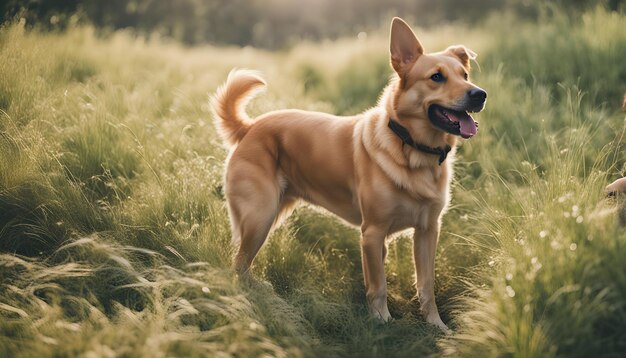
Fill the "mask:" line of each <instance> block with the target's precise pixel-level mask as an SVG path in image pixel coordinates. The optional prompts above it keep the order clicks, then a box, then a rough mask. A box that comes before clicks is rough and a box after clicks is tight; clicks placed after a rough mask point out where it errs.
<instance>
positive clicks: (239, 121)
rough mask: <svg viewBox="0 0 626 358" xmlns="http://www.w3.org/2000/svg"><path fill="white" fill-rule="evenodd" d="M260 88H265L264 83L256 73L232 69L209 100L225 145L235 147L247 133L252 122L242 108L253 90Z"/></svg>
mask: <svg viewBox="0 0 626 358" xmlns="http://www.w3.org/2000/svg"><path fill="white" fill-rule="evenodd" d="M260 86H265V81H264V80H263V79H262V78H261V77H260V76H259V74H258V73H257V72H255V71H251V70H239V69H234V70H232V71H230V73H229V74H228V79H227V80H226V83H224V84H223V85H221V86H220V87H219V88H218V89H217V91H216V92H215V95H214V96H213V97H212V98H211V109H212V110H213V117H214V120H215V123H216V125H217V128H218V131H219V134H220V136H221V137H222V139H223V140H224V142H226V144H228V145H235V144H237V143H239V142H240V141H241V139H242V138H243V137H244V136H245V135H246V133H248V130H249V129H250V126H251V125H252V122H251V120H250V117H248V114H246V112H245V111H244V107H245V105H246V104H247V103H248V101H249V100H250V99H251V98H252V96H253V94H254V93H253V90H254V89H257V88H259V87H260Z"/></svg>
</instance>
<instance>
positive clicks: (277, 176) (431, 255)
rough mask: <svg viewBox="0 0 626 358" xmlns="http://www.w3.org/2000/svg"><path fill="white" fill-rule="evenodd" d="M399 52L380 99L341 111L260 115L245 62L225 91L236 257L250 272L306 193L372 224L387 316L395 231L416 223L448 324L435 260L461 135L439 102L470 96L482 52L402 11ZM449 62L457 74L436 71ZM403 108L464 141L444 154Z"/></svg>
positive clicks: (375, 269)
mask: <svg viewBox="0 0 626 358" xmlns="http://www.w3.org/2000/svg"><path fill="white" fill-rule="evenodd" d="M390 50H391V64H392V67H393V68H394V70H395V72H396V74H397V76H395V78H394V79H392V80H391V82H390V84H389V85H388V87H387V88H386V89H385V90H384V92H383V94H382V96H381V98H380V101H379V104H378V106H377V107H375V108H372V109H370V110H368V111H366V112H365V113H362V114H359V115H356V116H351V117H338V116H334V115H330V114H326V113H318V112H306V111H300V110H279V111H273V112H270V113H266V114H264V115H261V116H259V117H258V118H257V119H256V120H254V121H250V119H249V118H248V117H247V115H246V114H245V112H244V111H243V105H244V104H245V100H246V99H247V98H248V97H249V95H250V94H251V92H252V90H253V89H255V88H256V87H258V86H261V85H263V84H264V81H263V80H262V79H261V78H260V77H259V76H258V75H257V74H255V73H254V72H251V71H247V70H235V71H233V72H231V73H230V75H229V76H228V80H227V82H226V83H225V84H224V85H223V86H222V87H220V88H219V89H218V91H217V93H216V94H215V96H214V97H213V101H212V106H213V110H214V113H215V117H216V120H217V123H218V125H219V128H220V130H221V134H222V137H223V138H224V140H225V141H226V142H227V143H228V144H230V145H231V146H233V147H234V148H233V150H232V151H231V155H230V158H229V160H228V165H227V170H226V174H225V182H226V198H227V200H228V208H229V213H230V218H231V224H232V233H233V241H234V242H235V243H236V244H238V245H239V251H238V252H237V254H236V257H235V259H234V266H235V268H236V270H238V271H239V272H247V270H248V269H249V267H250V265H251V263H252V260H253V259H254V257H255V255H256V254H257V252H258V250H259V249H260V248H261V246H262V244H263V242H264V241H265V239H266V237H267V235H268V232H269V231H270V229H271V228H272V226H273V225H275V224H276V223H277V220H278V218H279V217H284V216H286V215H287V214H288V213H289V212H290V209H292V208H293V206H294V204H296V203H297V202H298V201H299V200H300V199H304V200H305V201H308V202H310V203H313V204H316V205H319V206H322V207H324V208H326V209H328V210H329V211H331V212H333V213H335V214H336V215H338V216H339V217H341V218H343V219H345V220H346V221H348V222H349V223H351V224H354V225H358V226H360V228H361V232H362V239H361V248H362V264H363V273H364V276H365V287H366V291H367V292H366V296H367V301H368V304H369V308H370V311H371V313H372V314H373V315H375V316H376V317H378V318H380V319H382V320H385V321H386V320H388V319H390V318H391V316H390V314H389V310H388V308H387V283H386V280H385V274H384V259H385V255H386V247H385V238H386V237H387V236H388V235H391V234H393V233H395V232H398V231H400V230H404V229H407V228H414V229H415V233H414V257H415V269H416V276H417V282H416V286H417V290H418V294H419V298H420V304H421V311H422V313H423V315H424V317H425V318H426V320H427V321H428V322H430V323H433V324H435V325H437V326H439V327H441V328H442V329H443V330H446V331H447V327H446V326H445V324H444V323H443V322H442V320H441V318H440V317H439V313H438V311H437V307H436V304H435V296H434V279H435V276H434V260H435V251H436V248H437V240H438V236H439V229H440V224H441V216H442V214H443V213H444V212H445V210H446V207H447V205H448V201H449V190H450V181H451V180H452V165H453V162H454V153H455V149H454V147H455V145H456V144H457V137H456V136H454V135H452V134H448V133H446V132H443V131H441V130H439V129H436V128H435V127H434V126H433V125H432V124H431V123H430V121H429V119H428V114H427V111H428V107H429V105H430V104H433V103H436V104H439V105H442V106H445V107H458V106H459V104H460V103H461V102H462V101H463V100H464V99H463V98H464V97H465V96H466V93H467V91H468V90H469V89H471V88H476V87H475V86H474V85H473V84H472V83H471V82H469V81H468V80H467V79H466V78H465V76H466V75H467V72H468V71H469V69H470V66H469V61H470V59H472V58H474V56H475V54H474V53H473V52H472V51H471V50H469V49H466V48H465V47H463V46H453V47H450V48H448V49H447V50H445V51H443V52H439V53H434V54H424V53H423V52H424V51H423V49H422V46H421V44H420V43H419V41H418V40H417V38H416V37H415V35H414V34H413V32H412V30H411V29H410V28H409V26H408V25H407V24H406V23H404V21H402V20H401V19H398V18H395V19H394V20H393V22H392V28H391V46H390ZM437 71H440V72H441V73H442V74H444V75H445V76H446V78H447V80H446V81H445V83H435V82H434V81H431V80H430V76H431V75H432V74H433V73H434V72H437ZM389 118H394V119H395V120H396V121H398V122H399V123H400V124H402V125H403V126H404V127H406V128H407V129H408V130H409V132H410V134H411V136H412V138H413V139H415V141H416V142H420V143H423V144H425V145H428V146H431V147H442V146H445V145H449V146H451V147H452V148H453V149H452V151H451V152H450V154H449V155H448V158H447V159H446V160H445V161H444V163H443V164H442V165H439V163H438V157H437V156H436V155H432V154H427V153H423V152H420V151H417V150H415V149H414V148H411V147H410V146H408V145H403V144H402V142H401V141H400V139H399V138H398V137H397V136H396V135H395V134H394V133H393V132H392V131H391V130H390V129H389V128H388V127H387V125H388V120H389Z"/></svg>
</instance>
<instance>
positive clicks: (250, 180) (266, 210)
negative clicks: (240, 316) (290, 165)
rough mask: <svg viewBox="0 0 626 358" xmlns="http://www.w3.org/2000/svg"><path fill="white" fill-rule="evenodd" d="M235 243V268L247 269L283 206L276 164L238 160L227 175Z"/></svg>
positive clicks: (228, 197)
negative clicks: (236, 249) (236, 247)
mask: <svg viewBox="0 0 626 358" xmlns="http://www.w3.org/2000/svg"><path fill="white" fill-rule="evenodd" d="M226 182H227V185H226V199H227V201H228V207H229V213H230V221H231V228H232V234H233V244H234V245H238V251H237V254H236V255H235V258H234V262H233V264H234V268H235V270H236V271H237V272H239V273H245V272H247V271H248V269H249V268H250V265H251V264H252V261H253V260H254V257H255V256H256V254H257V253H258V252H259V249H260V248H261V246H262V245H263V243H264V242H265V240H266V239H267V236H268V234H269V232H270V229H271V228H272V225H273V224H274V223H275V221H276V218H277V216H278V214H279V211H280V209H281V206H282V205H281V202H282V199H281V196H282V188H281V185H280V183H279V182H278V180H277V177H276V169H275V166H274V167H271V165H265V166H263V165H262V163H250V162H241V161H240V162H238V163H237V164H236V165H233V166H231V168H229V170H228V172H227V178H226Z"/></svg>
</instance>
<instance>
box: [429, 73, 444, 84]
mask: <svg viewBox="0 0 626 358" xmlns="http://www.w3.org/2000/svg"><path fill="white" fill-rule="evenodd" d="M430 79H431V80H433V81H435V82H443V81H445V80H446V78H445V77H443V75H442V74H441V72H437V73H435V74H434V75H432V76H430Z"/></svg>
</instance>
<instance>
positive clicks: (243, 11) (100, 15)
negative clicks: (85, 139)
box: [0, 0, 624, 49]
mask: <svg viewBox="0 0 626 358" xmlns="http://www.w3.org/2000/svg"><path fill="white" fill-rule="evenodd" d="M0 4H1V5H0V16H2V17H0V22H4V21H6V20H8V19H12V18H14V17H16V16H20V17H24V18H26V20H27V25H29V26H37V27H40V28H43V29H50V30H62V29H65V28H67V27H68V26H72V25H73V24H77V23H85V22H87V23H90V24H92V25H94V26H96V27H97V28H98V29H99V30H100V31H105V32H106V31H110V30H117V29H127V28H130V29H132V30H133V31H136V32H137V33H140V34H150V35H151V34H159V35H161V36H163V37H168V38H173V39H176V40H178V41H181V42H183V43H186V44H200V43H211V44H229V45H240V46H245V45H252V46H255V47H264V48H271V49H276V48H283V47H285V46H289V45H294V44H295V43H296V42H297V41H300V40H302V39H309V40H319V39H325V38H330V39H334V38H337V37H340V36H351V35H355V34H358V33H361V32H367V31H371V30H376V29H379V28H381V27H384V28H386V27H387V26H388V22H389V18H390V17H391V16H401V17H403V18H405V19H406V20H407V21H409V22H410V23H413V24H418V25H419V26H422V27H432V26H437V25H441V24H442V23H446V22H451V21H454V22H463V23H467V24H469V25H471V24H476V23H480V22H482V21H484V20H485V19H487V18H489V17H490V16H494V14H495V16H500V15H501V14H502V13H512V14H515V16H516V17H520V18H526V19H530V20H533V19H536V18H538V17H539V16H541V14H542V13H545V12H550V11H554V9H557V8H558V9H559V10H558V11H568V12H571V14H572V15H575V14H577V13H581V12H583V11H584V10H586V9H589V8H592V7H595V6H597V5H601V6H604V7H606V9H608V10H612V11H615V10H619V9H621V8H623V6H624V0H552V1H551V0H480V1H477V0H476V1H466V0H389V1H378V0H340V1H338V0H177V1H164V0H130V1H124V0H110V1H98V0H66V1H57V0H25V1H19V0H4V1H1V2H0Z"/></svg>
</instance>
